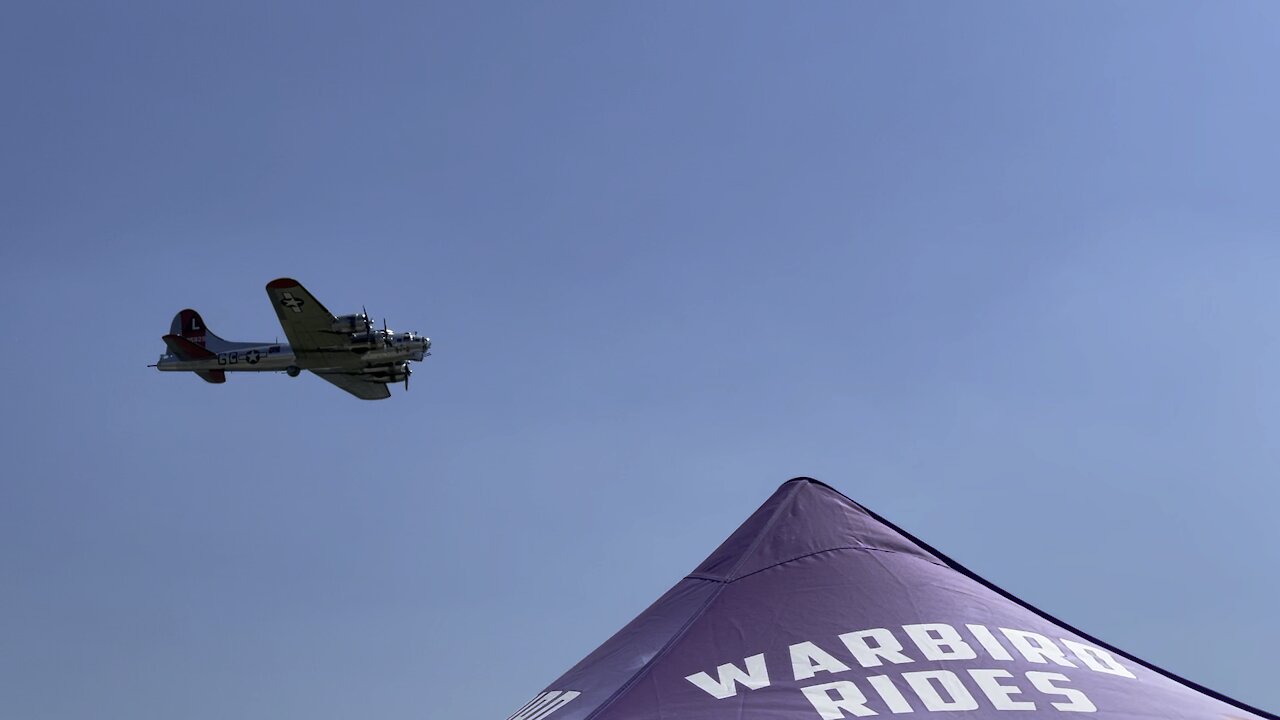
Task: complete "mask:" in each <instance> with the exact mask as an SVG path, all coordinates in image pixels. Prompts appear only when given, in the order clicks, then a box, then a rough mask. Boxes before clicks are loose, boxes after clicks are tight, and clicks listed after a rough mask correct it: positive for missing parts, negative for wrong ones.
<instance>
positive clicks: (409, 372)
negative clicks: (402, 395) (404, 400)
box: [404, 363, 413, 392]
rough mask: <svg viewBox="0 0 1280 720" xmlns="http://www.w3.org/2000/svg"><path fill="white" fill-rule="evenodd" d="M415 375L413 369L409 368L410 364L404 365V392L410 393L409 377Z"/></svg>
mask: <svg viewBox="0 0 1280 720" xmlns="http://www.w3.org/2000/svg"><path fill="white" fill-rule="evenodd" d="M412 374H413V368H411V367H409V363H405V364H404V391H405V392H409V376H410V375H412Z"/></svg>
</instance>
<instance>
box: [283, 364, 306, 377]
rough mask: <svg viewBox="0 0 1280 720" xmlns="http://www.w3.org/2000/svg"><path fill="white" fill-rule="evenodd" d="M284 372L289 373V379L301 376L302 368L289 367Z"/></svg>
mask: <svg viewBox="0 0 1280 720" xmlns="http://www.w3.org/2000/svg"><path fill="white" fill-rule="evenodd" d="M284 371H285V372H287V373H289V377H298V376H299V375H301V374H302V368H300V367H298V366H297V365H290V366H289V367H287V368H285V369H284Z"/></svg>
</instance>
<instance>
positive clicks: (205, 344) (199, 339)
mask: <svg viewBox="0 0 1280 720" xmlns="http://www.w3.org/2000/svg"><path fill="white" fill-rule="evenodd" d="M169 335H171V336H177V337H181V338H183V339H184V340H187V341H188V342H191V343H192V344H194V345H197V346H199V347H201V348H203V349H207V350H210V351H212V352H215V353H216V352H220V351H222V350H229V349H232V346H234V345H235V343H231V342H227V341H226V340H223V339H222V338H220V337H218V336H217V335H214V334H213V331H212V330H210V329H209V328H208V326H206V325H205V324H204V318H202V317H200V313H198V312H196V311H195V310H192V309H191V308H187V309H186V310H182V311H180V312H179V313H178V314H177V315H174V316H173V322H172V323H170V325H169ZM166 342H168V341H167V340H166ZM170 347H172V346H170ZM210 382H213V381H210Z"/></svg>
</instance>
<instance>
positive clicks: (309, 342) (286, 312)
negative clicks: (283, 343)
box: [267, 278, 336, 355]
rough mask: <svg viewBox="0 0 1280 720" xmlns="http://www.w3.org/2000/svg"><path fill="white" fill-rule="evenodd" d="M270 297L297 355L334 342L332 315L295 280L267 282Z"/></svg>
mask: <svg viewBox="0 0 1280 720" xmlns="http://www.w3.org/2000/svg"><path fill="white" fill-rule="evenodd" d="M267 296H268V297H270V298H271V306H272V307H274V308H275V309H276V316H277V317H279V318H280V327H282V328H284V335H285V337H287V338H289V345H290V346H291V347H292V349H293V351H294V352H295V353H298V354H299V355H304V354H306V353H308V352H314V351H317V350H322V349H324V348H327V347H329V346H331V345H332V344H333V342H334V339H335V337H336V336H335V335H334V334H333V332H332V330H333V321H334V319H335V318H334V317H333V313H331V312H329V311H328V310H327V309H325V306H324V305H321V304H320V301H319V300H317V299H315V297H314V296H313V295H312V294H311V293H309V292H307V289H306V288H304V287H302V283H299V282H298V281H297V280H293V279H292V278H279V279H277V280H272V281H271V282H269V283H267Z"/></svg>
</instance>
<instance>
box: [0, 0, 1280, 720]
mask: <svg viewBox="0 0 1280 720" xmlns="http://www.w3.org/2000/svg"><path fill="white" fill-rule="evenodd" d="M1277 23H1280V6H1277V5H1276V4H1274V3H1261V2H1258V3H1251V2H1236V3H1230V4H1220V3H1209V2H1197V3H1179V2H1146V3H1144V2H1126V3H1068V2H1057V3H1050V2H1046V3H1014V2H1006V3H989V2H969V3H922V2H905V3H884V2H851V3H841V4H830V3H804V4H795V3H769V4H766V3H746V4H743V3H720V2H705V3H669V2H655V3H592V2H555V3H550V2H536V3H504V4H489V3H480V2H475V3H425V2H403V3H402V2H382V3H336V2H310V1H309V2H274V3H260V2H234V1H233V2H220V3H207V2H185V1H179V2H174V1H172V0H166V1H165V2H129V3H64V2H50V3H9V4H6V5H4V7H3V9H0V108H3V109H2V110H0V302H3V306H4V308H5V310H4V312H3V313H0V337H3V338H4V340H3V343H4V350H5V351H4V352H3V353H0V364H2V365H0V368H2V369H3V372H2V373H0V377H2V378H3V379H0V384H2V386H3V396H4V402H3V403H2V404H0V425H2V426H3V428H4V431H3V433H0V451H3V456H4V457H5V460H6V462H5V466H6V469H5V470H4V472H3V473H2V474H0V716H3V717H10V718H23V719H24V720H61V719H68V720H69V719H72V718H75V719H77V720H78V719H80V718H86V717H92V718H95V719H97V720H115V719H119V720H126V719H127V720H138V719H140V718H141V719H144V720H145V719H149V718H156V719H160V718H174V717H180V718H184V719H187V720H204V719H209V720H213V719H217V720H223V719H225V718H229V717H234V718H240V719H241V720H257V719H260V718H261V719H267V718H271V719H273V720H280V719H285V720H289V719H293V718H297V719H302V718H306V719H307V720H326V719H329V718H334V719H337V718H352V717H376V718H387V719H392V718H426V717H437V718H441V717H443V718H477V719H482V718H505V717H507V716H508V715H509V714H510V713H511V712H512V711H514V710H515V709H516V708H518V707H519V706H520V705H522V704H523V703H524V702H525V701H526V700H527V699H528V698H530V697H532V696H533V695H534V694H535V693H536V692H537V691H539V690H541V689H542V688H543V687H545V686H546V685H547V684H548V683H550V682H551V681H552V680H554V679H555V678H556V677H558V676H559V675H560V674H561V673H562V672H563V671H564V670H566V669H568V668H569V667H570V666H571V665H572V664H574V663H575V662H576V661H577V660H578V659H580V658H581V657H582V656H584V655H586V654H587V653H588V652H589V651H590V650H591V649H593V648H594V647H595V646H596V645H598V644H599V643H600V642H602V641H603V640H605V639H606V638H607V637H608V636H609V635H611V634H612V633H613V632H614V631H615V630H616V629H618V628H619V627H621V626H622V625H623V624H625V623H626V622H627V621H628V620H629V619H630V618H631V617H633V616H634V615H636V614H637V613H639V612H640V611H641V610H643V609H644V608H645V607H646V606H647V605H648V604H649V603H650V602H652V601H653V600H654V599H656V598H657V597H658V596H659V595H660V594H661V593H662V592H663V591H665V590H666V589H667V588H668V587H669V586H671V585H672V584H674V583H675V582H676V581H677V580H679V579H680V578H681V577H683V575H684V574H685V573H687V572H689V571H690V570H691V569H692V568H694V567H695V566H696V565H697V564H698V563H699V561H701V560H702V558H703V557H705V556H706V555H707V554H708V553H710V551H711V550H712V549H714V548H715V546H716V545H717V544H718V543H719V542H720V541H721V540H722V539H723V538H724V537H725V536H727V535H728V534H729V533H730V532H731V531H732V530H733V529H734V528H735V527H736V526H737V525H738V524H739V523H740V522H741V521H742V520H744V519H745V518H746V517H747V516H748V515H749V514H750V513H751V512H752V511H753V510H754V509H755V508H756V507H757V506H758V505H759V504H760V503H761V502H763V501H764V500H765V499H766V498H767V497H768V496H769V495H770V493H771V492H772V491H773V490H774V489H775V488H776V487H777V486H778V485H779V484H781V483H782V482H784V481H785V480H787V479H789V478H791V477H794V476H799V475H807V476H812V477H816V478H818V479H821V480H823V481H825V482H827V483H829V484H831V485H833V486H834V487H836V488H837V489H839V490H841V491H842V492H844V493H845V494H847V495H849V496H850V497H852V498H854V499H855V500H858V501H859V502H861V503H863V504H865V505H866V506H868V507H869V508H871V509H873V510H874V511H876V512H877V513H879V514H881V515H883V516H885V517H887V518H889V519H890V520H892V521H893V522H894V523H895V524H897V525H899V526H901V527H903V528H905V529H906V530H908V531H909V532H911V533H913V534H914V535H916V536H918V537H920V538H921V539H923V540H925V541H926V542H928V543H930V544H931V545H933V546H934V547H937V548H939V549H940V550H942V551H943V552H945V553H947V554H948V555H950V556H951V557H953V558H955V559H956V560H958V561H959V562H961V563H964V564H965V565H967V566H968V567H969V568H971V569H972V570H974V571H975V572H978V573H979V574H981V575H983V576H984V577H986V578H987V579H988V580H990V581H992V582H994V583H995V584H997V585H999V586H1001V587H1003V588H1005V589H1006V590H1008V591H1010V592H1012V593H1014V594H1016V595H1018V596H1020V597H1021V598H1023V599H1024V600H1026V601H1028V602H1031V603H1033V604H1035V605H1037V606H1039V607H1041V608H1043V609H1044V610H1046V611H1048V612H1050V613H1052V614H1054V615H1056V616H1057V617H1060V618H1062V619H1063V620H1065V621H1066V622H1068V623H1071V624H1072V625H1075V626H1076V627H1079V628H1081V629H1082V630H1084V631H1086V632H1088V633H1090V634H1093V635H1095V636H1097V637H1100V638H1103V639H1104V640H1106V641H1107V642H1109V643H1111V644H1113V645H1116V646H1118V647H1120V648H1123V649H1125V650H1126V651H1128V652H1130V653H1133V654H1135V655H1137V656H1139V657H1142V658H1144V659H1146V660H1148V661H1150V662H1152V663H1155V664H1157V665H1160V666H1163V667H1165V668H1167V669H1168V670H1170V671H1173V672H1176V673H1178V674H1180V675H1182V676H1184V677H1188V678H1190V679H1193V680H1195V681H1197V682H1199V683H1202V684H1204V685H1206V686H1208V687H1211V688H1213V689H1215V690H1218V691H1220V692H1223V693H1226V694H1228V695H1231V696H1233V697H1236V698H1238V699H1239V700H1242V701H1244V702H1247V703H1250V704H1253V705H1255V706H1258V707H1260V708H1262V709H1264V710H1269V711H1272V712H1276V711H1277V710H1280V686H1277V684H1276V683H1275V681H1274V671H1275V668H1276V657H1275V648H1276V647H1277V646H1280V614H1277V613H1276V611H1275V608H1276V600H1275V598H1276V596H1277V595H1278V594H1280V524H1278V523H1276V521H1275V507H1276V505H1277V503H1278V502H1280V487H1278V486H1277V482H1276V479H1277V477H1280V372H1278V369H1280V323H1278V322H1277V318H1276V312H1275V311H1276V308H1277V307H1278V306H1280V303H1278V300H1280V298H1278V297H1277V295H1278V291H1277V283H1276V278H1277V277H1280V240H1278V239H1280V203H1277V202H1276V197H1277V195H1276V189H1277V182H1278V181H1280V170H1278V168H1280V143H1277V141H1276V138H1277V135H1276V133H1277V128H1278V127H1280V95H1277V94H1276V92H1275V79H1274V76H1275V68H1276V67H1278V66H1280V34H1277V33H1276V32H1275V28H1276V26H1277ZM280 276H289V277H294V278H297V279H298V280H300V281H301V282H303V283H304V284H306V286H307V287H308V289H309V290H311V291H312V292H313V293H314V294H315V295H316V296H317V297H318V298H319V299H320V300H321V301H322V302H323V303H324V304H325V305H327V306H328V307H329V308H330V309H331V310H334V311H335V312H338V313H342V312H354V311H356V310H358V309H359V308H360V307H361V306H367V307H368V308H369V312H370V313H371V315H373V316H374V317H375V319H378V320H380V319H381V318H383V317H386V318H387V320H388V322H389V323H390V325H391V327H393V328H395V329H398V330H407V329H412V330H416V331H419V332H422V333H424V334H427V335H429V336H430V337H431V338H432V340H433V348H432V349H433V353H434V354H433V356H432V357H430V358H428V359H427V361H426V362H424V363H423V364H421V365H419V366H418V368H417V372H416V373H415V374H414V376H413V381H412V387H411V389H410V390H409V391H408V392H407V393H406V392H403V390H402V389H401V388H399V387H397V388H395V389H394V390H393V393H394V395H393V397H392V399H390V400H387V401H382V402H362V401H358V400H356V399H354V398H351V397H349V396H347V395H345V394H344V393H342V392H340V391H338V390H336V389H335V388H333V387H330V386H329V385H327V384H326V383H324V382H322V381H321V380H319V379H317V378H315V377H310V376H306V375H304V376H303V377H301V378H298V379H291V378H288V377H285V376H284V375H275V374H264V375H261V376H244V375H240V376H232V377H230V378H229V380H228V382H227V383H226V384H225V385H216V386H215V385H209V384H205V383H203V382H201V381H200V380H199V379H197V378H195V377H191V376H187V375H182V374H176V373H175V374H161V373H158V372H157V371H156V370H154V369H152V368H148V367H147V365H148V364H149V363H154V362H155V361H156V358H157V357H158V356H159V355H160V353H161V351H162V349H163V345H162V343H161V341H160V336H161V335H163V334H164V333H165V332H167V329H168V327H169V322H170V320H171V318H172V317H173V315H174V314H175V313H176V312H177V311H178V310H180V309H182V308H184V307H193V308H196V309H197V310H199V311H200V313H201V314H202V315H203V317H204V319H205V321H206V323H207V324H208V326H209V327H210V328H211V329H213V331H214V332H216V333H217V334H219V335H221V336H223V337H225V338H228V339H233V340H257V339H260V340H274V339H275V338H276V337H279V336H280V334H281V333H280V329H279V327H278V324H277V322H276V319H275V315H274V313H273V312H272V310H271V308H270V306H269V304H268V302H267V298H266V295H265V293H264V292H263V286H264V285H265V284H266V283H267V282H268V281H270V280H271V279H273V278H276V277H280Z"/></svg>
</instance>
